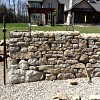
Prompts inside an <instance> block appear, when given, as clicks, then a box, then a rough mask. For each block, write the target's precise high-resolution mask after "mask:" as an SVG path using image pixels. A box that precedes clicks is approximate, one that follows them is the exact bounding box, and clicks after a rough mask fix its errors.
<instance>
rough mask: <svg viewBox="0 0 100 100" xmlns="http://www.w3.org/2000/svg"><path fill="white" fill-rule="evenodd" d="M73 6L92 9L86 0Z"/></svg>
mask: <svg viewBox="0 0 100 100" xmlns="http://www.w3.org/2000/svg"><path fill="white" fill-rule="evenodd" d="M74 8H80V9H82V8H84V9H93V7H92V6H91V5H90V4H89V3H88V2H87V1H86V0H82V1H81V2H80V3H79V4H77V6H75V7H74Z"/></svg>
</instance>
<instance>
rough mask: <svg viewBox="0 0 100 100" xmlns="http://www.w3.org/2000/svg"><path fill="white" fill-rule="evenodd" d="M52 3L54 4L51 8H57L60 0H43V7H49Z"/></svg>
mask: <svg viewBox="0 0 100 100" xmlns="http://www.w3.org/2000/svg"><path fill="white" fill-rule="evenodd" d="M49 4H50V5H51V4H52V6H51V7H50V8H55V9H57V8H58V4H59V2H58V0H43V2H42V7H43V8H49V6H50V5H49Z"/></svg>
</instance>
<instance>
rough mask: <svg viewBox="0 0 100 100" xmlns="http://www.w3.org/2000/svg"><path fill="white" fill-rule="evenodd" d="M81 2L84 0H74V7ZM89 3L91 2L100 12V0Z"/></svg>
mask: <svg viewBox="0 0 100 100" xmlns="http://www.w3.org/2000/svg"><path fill="white" fill-rule="evenodd" d="M80 2H82V0H74V2H73V7H72V8H74V7H76V6H77V5H78V4H79V3H80ZM87 2H88V1H87ZM88 3H89V4H90V6H91V7H92V8H94V9H95V10H96V11H97V12H100V3H99V2H98V1H96V0H93V2H88ZM72 8H71V9H72Z"/></svg>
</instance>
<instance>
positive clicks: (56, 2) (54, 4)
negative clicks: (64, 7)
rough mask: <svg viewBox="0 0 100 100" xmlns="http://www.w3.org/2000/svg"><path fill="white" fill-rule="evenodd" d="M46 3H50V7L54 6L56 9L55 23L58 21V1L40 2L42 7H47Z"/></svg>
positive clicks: (47, 0) (45, 0) (46, 0)
mask: <svg viewBox="0 0 100 100" xmlns="http://www.w3.org/2000/svg"><path fill="white" fill-rule="evenodd" d="M48 3H52V8H55V10H56V11H57V15H56V23H57V22H58V3H59V2H58V1H57V0H44V1H43V4H42V8H48ZM43 16H44V15H43ZM43 20H44V19H43Z"/></svg>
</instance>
